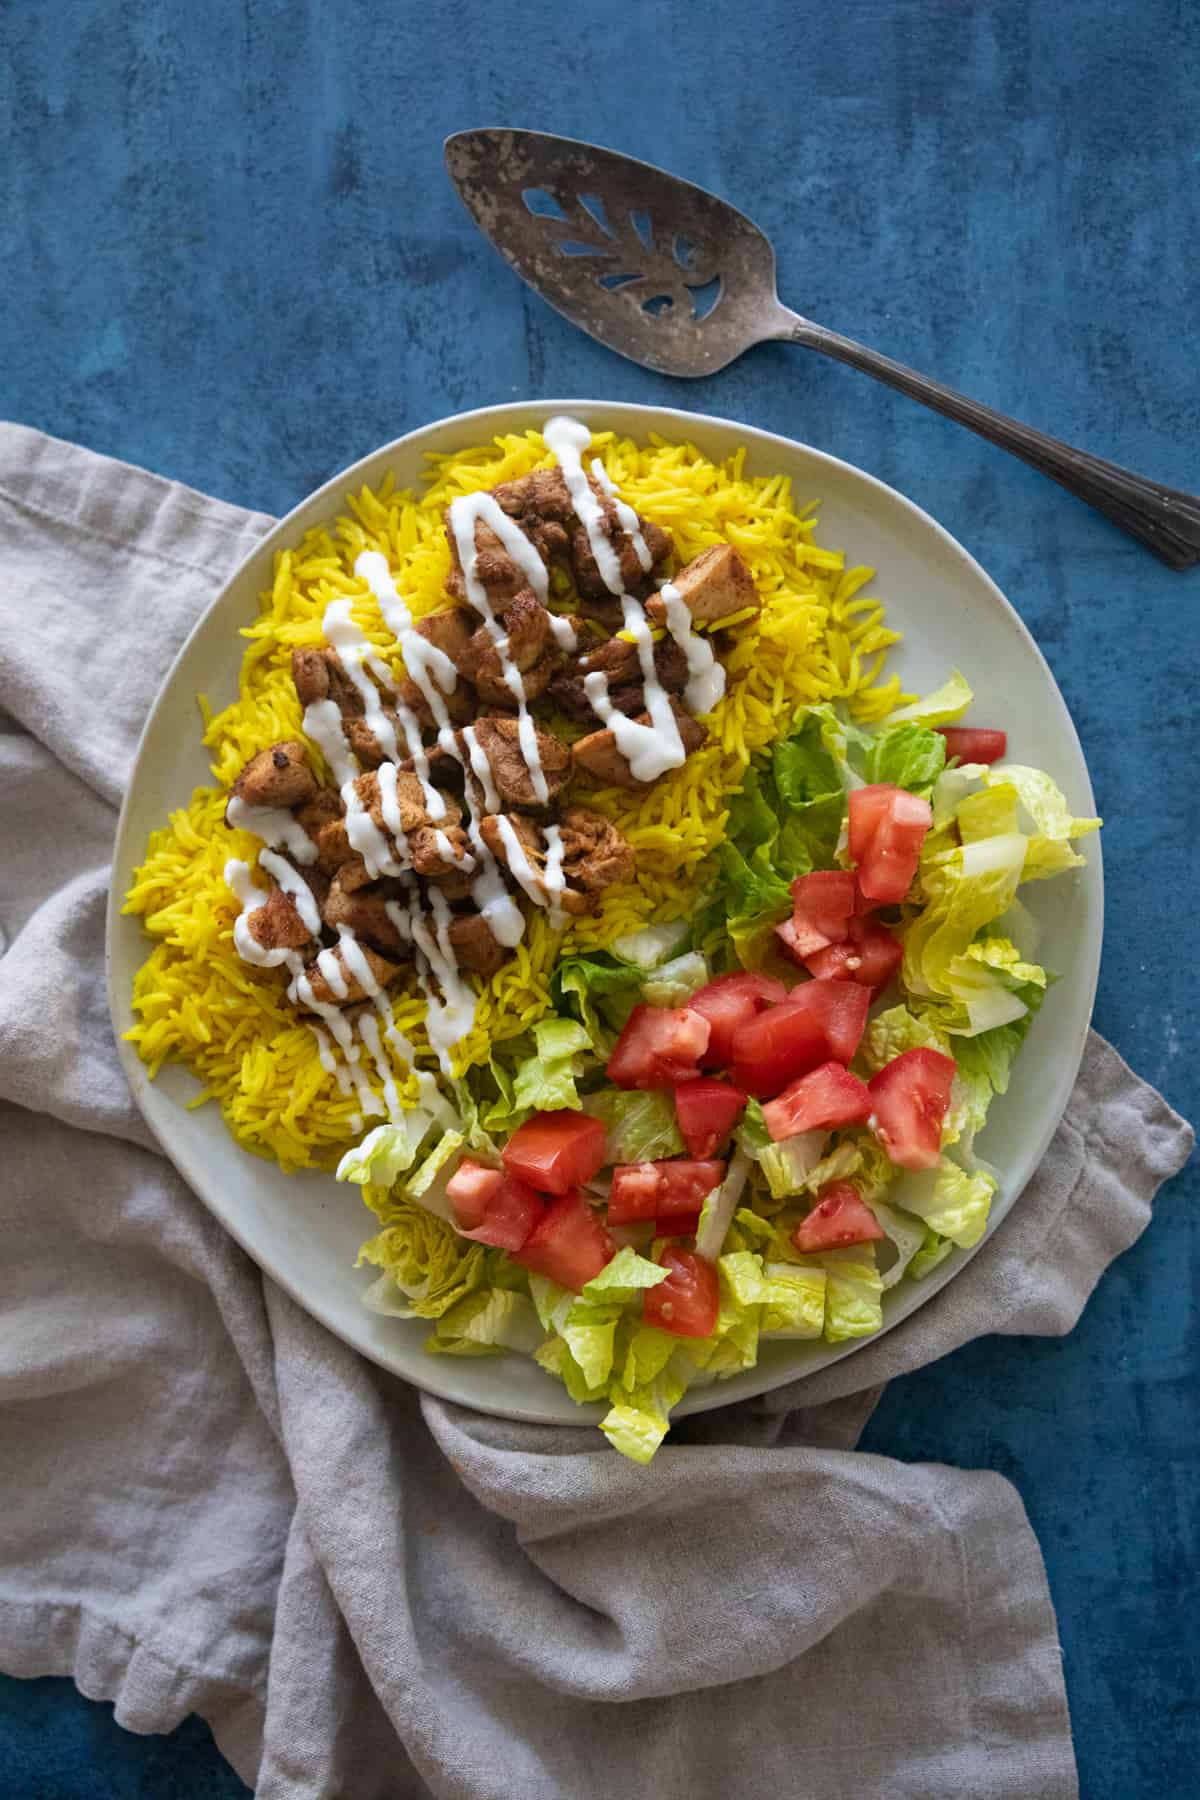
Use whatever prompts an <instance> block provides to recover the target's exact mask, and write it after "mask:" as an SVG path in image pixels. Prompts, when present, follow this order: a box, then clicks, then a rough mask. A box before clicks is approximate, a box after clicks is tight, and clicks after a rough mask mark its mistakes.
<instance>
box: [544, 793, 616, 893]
mask: <svg viewBox="0 0 1200 1800" xmlns="http://www.w3.org/2000/svg"><path fill="white" fill-rule="evenodd" d="M560 830H561V832H562V845H563V874H564V875H565V876H566V878H567V880H568V882H570V883H572V884H573V885H574V886H575V887H579V888H582V889H583V890H584V892H585V893H588V894H596V893H599V892H600V891H601V889H603V888H606V887H615V886H616V885H617V883H618V882H622V881H632V879H633V850H632V848H631V847H630V845H629V843H628V842H627V840H626V839H625V838H624V837H622V835H621V833H620V832H619V831H618V830H617V828H616V826H615V825H614V824H613V823H612V822H611V820H609V819H606V818H605V817H604V815H603V813H598V812H592V811H591V810H590V808H588V807H586V806H568V807H567V808H566V810H565V811H564V813H563V816H562V824H561V826H560Z"/></svg>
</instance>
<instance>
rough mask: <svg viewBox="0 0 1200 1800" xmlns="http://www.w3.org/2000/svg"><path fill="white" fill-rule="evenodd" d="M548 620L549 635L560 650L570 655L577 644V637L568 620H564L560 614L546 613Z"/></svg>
mask: <svg viewBox="0 0 1200 1800" xmlns="http://www.w3.org/2000/svg"><path fill="white" fill-rule="evenodd" d="M546 616H547V618H548V619H549V620H550V633H551V636H552V637H553V639H554V641H555V643H556V644H557V645H558V647H559V649H560V650H565V651H566V652H567V654H568V656H569V655H570V653H571V651H572V650H574V649H575V647H576V645H577V644H578V643H579V635H578V633H577V632H576V630H575V627H574V626H573V625H572V623H571V621H570V619H564V618H563V617H562V615H561V614H560V613H547V615H546Z"/></svg>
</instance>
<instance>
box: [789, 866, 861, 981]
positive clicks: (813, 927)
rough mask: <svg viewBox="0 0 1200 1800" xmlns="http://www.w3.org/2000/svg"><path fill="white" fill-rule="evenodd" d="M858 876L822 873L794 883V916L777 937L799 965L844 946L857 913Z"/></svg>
mask: <svg viewBox="0 0 1200 1800" xmlns="http://www.w3.org/2000/svg"><path fill="white" fill-rule="evenodd" d="M855 892H856V890H855V885H854V876H853V875H852V874H850V873H849V872H848V871H847V870H845V869H818V870H816V871H815V872H814V873H813V874H811V875H797V877H796V879H795V881H793V883H792V888H791V893H792V916H791V918H790V919H788V920H787V921H786V922H785V923H784V924H783V925H777V926H776V927H775V930H776V934H777V935H778V937H779V938H780V939H781V940H782V941H783V944H784V946H785V948H786V949H787V950H789V951H790V952H791V954H792V955H793V956H794V957H796V959H797V960H798V961H799V962H803V961H804V959H805V957H806V956H812V955H813V953H814V952H815V951H817V950H824V949H825V948H826V947H827V946H828V945H829V944H840V943H841V941H842V939H843V938H844V937H845V935H846V930H847V927H848V925H849V923H850V919H851V916H852V914H853V912H854V901H855Z"/></svg>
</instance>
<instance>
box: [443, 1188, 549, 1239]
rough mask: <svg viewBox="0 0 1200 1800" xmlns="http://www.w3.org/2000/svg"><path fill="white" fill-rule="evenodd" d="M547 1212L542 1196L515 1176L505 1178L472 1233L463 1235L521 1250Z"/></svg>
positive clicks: (467, 1232) (468, 1232)
mask: <svg viewBox="0 0 1200 1800" xmlns="http://www.w3.org/2000/svg"><path fill="white" fill-rule="evenodd" d="M545 1210H546V1203H545V1201H544V1200H543V1199H542V1196H541V1195H540V1194H535V1193H534V1191H533V1189H532V1188H531V1187H528V1186H527V1185H526V1184H525V1182H523V1181H520V1180H518V1178H517V1177H516V1176H515V1175H502V1176H501V1177H500V1185H499V1187H498V1188H497V1189H496V1191H495V1193H494V1194H493V1195H492V1196H491V1198H490V1199H489V1200H488V1203H487V1209H486V1211H485V1213H484V1215H483V1218H482V1219H481V1220H480V1222H479V1224H478V1225H476V1226H475V1228H474V1230H472V1231H464V1232H463V1236H464V1237H469V1238H474V1239H475V1241H476V1242H477V1243H480V1244H494V1245H495V1246H496V1248H497V1249H499V1250H508V1251H510V1252H511V1251H513V1250H520V1249H521V1247H522V1246H523V1245H524V1244H525V1243H526V1242H527V1241H528V1239H529V1235H530V1233H531V1232H532V1230H533V1228H534V1226H535V1225H536V1224H537V1222H538V1220H539V1219H540V1218H541V1217H542V1216H543V1214H544V1213H545Z"/></svg>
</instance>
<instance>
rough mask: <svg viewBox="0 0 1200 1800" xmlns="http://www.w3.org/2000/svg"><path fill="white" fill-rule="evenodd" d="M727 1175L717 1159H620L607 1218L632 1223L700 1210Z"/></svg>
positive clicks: (613, 1179) (619, 1222) (615, 1172)
mask: <svg viewBox="0 0 1200 1800" xmlns="http://www.w3.org/2000/svg"><path fill="white" fill-rule="evenodd" d="M724 1179H725V1164H724V1163H723V1162H719V1161H717V1160H715V1159H714V1160H712V1161H703V1162H688V1161H686V1160H685V1159H684V1158H683V1157H678V1158H676V1159H675V1160H674V1161H671V1162H640V1163H618V1164H617V1167H616V1168H615V1169H614V1170H613V1176H612V1187H611V1188H610V1190H609V1195H608V1222H609V1224H610V1225H631V1224H633V1223H634V1222H635V1221H636V1220H638V1219H667V1218H671V1217H672V1216H673V1215H676V1214H679V1213H694V1212H698V1211H699V1210H700V1207H701V1206H702V1205H703V1204H704V1201H705V1200H706V1199H707V1197H708V1196H709V1194H711V1193H712V1190H713V1189H714V1188H715V1187H719V1186H720V1185H721V1183H722V1181H724Z"/></svg>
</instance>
